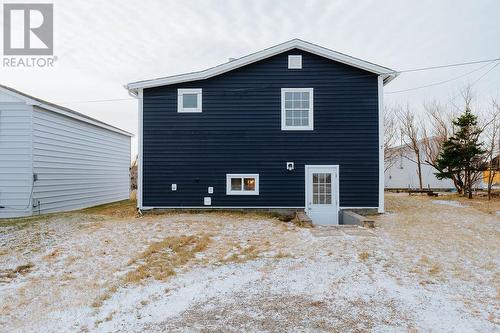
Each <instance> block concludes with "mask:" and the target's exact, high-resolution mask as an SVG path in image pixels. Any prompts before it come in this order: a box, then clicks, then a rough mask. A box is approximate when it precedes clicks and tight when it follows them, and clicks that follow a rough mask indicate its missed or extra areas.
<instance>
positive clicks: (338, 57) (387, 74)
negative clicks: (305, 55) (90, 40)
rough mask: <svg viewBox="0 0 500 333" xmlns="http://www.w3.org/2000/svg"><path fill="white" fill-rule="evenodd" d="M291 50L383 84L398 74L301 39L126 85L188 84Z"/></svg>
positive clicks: (140, 86) (135, 90) (134, 89)
mask: <svg viewBox="0 0 500 333" xmlns="http://www.w3.org/2000/svg"><path fill="white" fill-rule="evenodd" d="M292 49H300V50H303V51H307V52H310V53H313V54H316V55H319V56H321V57H325V58H328V59H331V60H334V61H337V62H340V63H343V64H346V65H349V66H353V67H357V68H360V69H363V70H366V71H368V72H371V73H374V74H377V75H383V78H384V84H386V83H388V82H390V81H391V80H393V79H394V78H395V77H396V76H398V74H399V73H398V72H396V71H394V70H392V69H390V68H387V67H383V66H379V65H376V64H374V63H371V62H368V61H364V60H361V59H358V58H354V57H351V56H349V55H346V54H343V53H340V52H336V51H333V50H330V49H327V48H324V47H321V46H319V45H316V44H312V43H309V42H306V41H303V40H300V39H292V40H290V41H288V42H285V43H282V44H278V45H275V46H272V47H270V48H267V49H264V50H262V51H259V52H256V53H252V54H249V55H247V56H244V57H241V58H238V59H235V60H232V61H229V62H227V63H224V64H221V65H218V66H215V67H212V68H209V69H206V70H203V71H198V72H191V73H187V74H180V75H174V76H166V77H161V78H157V79H152V80H144V81H136V82H132V83H129V84H127V85H126V86H125V88H127V89H128V90H129V91H130V92H132V93H134V94H135V93H136V92H137V90H138V89H143V88H152V87H158V86H163V85H169V84H175V83H181V82H189V81H196V80H203V79H208V78H210V77H213V76H216V75H219V74H222V73H225V72H229V71H231V70H233V69H236V68H240V67H243V66H246V65H249V64H251V63H254V62H256V61H259V60H262V59H265V58H269V57H272V56H274V55H276V54H279V53H282V52H286V51H289V50H292Z"/></svg>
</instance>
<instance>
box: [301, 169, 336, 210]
mask: <svg viewBox="0 0 500 333" xmlns="http://www.w3.org/2000/svg"><path fill="white" fill-rule="evenodd" d="M311 168H329V169H336V171H337V177H335V191H336V193H334V194H335V199H336V200H337V208H338V209H340V205H339V204H340V187H339V178H340V167H339V165H338V164H335V165H334V164H325V165H323V164H321V165H307V164H306V165H305V168H304V179H305V185H306V188H305V191H304V193H305V202H304V207H305V208H307V206H308V202H307V194H308V192H307V191H308V190H307V171H309V169H311Z"/></svg>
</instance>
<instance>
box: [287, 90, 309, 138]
mask: <svg viewBox="0 0 500 333" xmlns="http://www.w3.org/2000/svg"><path fill="white" fill-rule="evenodd" d="M313 101H314V98H313V88H281V130H283V131H312V130H313V129H314V107H313Z"/></svg>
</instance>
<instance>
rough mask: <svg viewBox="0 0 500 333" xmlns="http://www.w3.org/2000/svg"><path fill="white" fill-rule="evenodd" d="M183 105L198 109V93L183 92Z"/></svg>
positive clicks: (186, 107)
mask: <svg viewBox="0 0 500 333" xmlns="http://www.w3.org/2000/svg"><path fill="white" fill-rule="evenodd" d="M182 106H183V108H185V109H196V108H197V107H198V95H197V94H183V95H182Z"/></svg>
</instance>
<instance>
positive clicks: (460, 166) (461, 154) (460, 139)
mask: <svg viewBox="0 0 500 333" xmlns="http://www.w3.org/2000/svg"><path fill="white" fill-rule="evenodd" d="M453 126H454V127H455V130H456V131H455V133H454V135H453V136H452V137H450V138H449V139H448V140H447V141H446V142H445V143H444V144H443V149H442V151H441V154H440V155H439V157H438V159H437V161H436V162H437V163H436V164H437V169H438V170H439V171H438V172H437V173H436V177H437V178H438V179H444V178H449V179H452V180H453V183H454V184H455V187H456V188H457V190H458V192H459V193H461V194H462V193H463V194H464V195H466V194H467V195H468V196H469V198H472V185H473V183H474V182H475V181H476V180H477V179H478V177H479V176H480V172H481V167H482V160H483V155H484V153H485V150H484V149H483V144H482V143H481V142H479V136H480V135H481V132H482V130H481V129H480V128H479V127H478V126H477V116H475V115H474V114H472V112H471V110H470V108H469V107H468V106H467V107H466V109H465V112H464V113H463V114H462V115H460V117H458V118H457V119H455V120H453Z"/></svg>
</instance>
